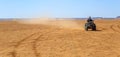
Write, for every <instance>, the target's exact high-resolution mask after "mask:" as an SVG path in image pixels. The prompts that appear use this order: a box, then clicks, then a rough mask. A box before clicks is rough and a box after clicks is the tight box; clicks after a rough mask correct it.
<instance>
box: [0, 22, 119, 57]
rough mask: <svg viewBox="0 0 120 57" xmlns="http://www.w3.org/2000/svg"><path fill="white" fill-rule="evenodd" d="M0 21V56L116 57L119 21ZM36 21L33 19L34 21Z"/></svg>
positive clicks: (117, 52) (117, 56) (117, 54)
mask: <svg viewBox="0 0 120 57" xmlns="http://www.w3.org/2000/svg"><path fill="white" fill-rule="evenodd" d="M29 23H31V24H26V22H25V23H20V22H15V21H4V22H2V21H1V22H0V36H1V37H0V57H120V43H119V42H120V36H119V35H120V20H95V23H96V25H97V31H85V30H84V23H85V20H52V21H50V20H49V21H44V22H43V23H39V22H37V24H33V22H32V21H30V22H29ZM35 23H36V22H35Z"/></svg>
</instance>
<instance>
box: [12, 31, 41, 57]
mask: <svg viewBox="0 0 120 57" xmlns="http://www.w3.org/2000/svg"><path fill="white" fill-rule="evenodd" d="M37 33H39V32H37ZM37 33H33V34H31V35H30V36H27V37H25V38H24V39H22V40H21V41H19V42H17V44H16V45H14V50H13V51H12V52H11V55H12V57H17V48H18V47H19V46H20V45H21V44H22V42H24V41H26V40H27V39H29V38H31V37H32V36H34V35H35V34H37Z"/></svg>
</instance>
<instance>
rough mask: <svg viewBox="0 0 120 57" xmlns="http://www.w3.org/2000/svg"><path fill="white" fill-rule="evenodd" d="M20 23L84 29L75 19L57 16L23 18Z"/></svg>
mask: <svg viewBox="0 0 120 57" xmlns="http://www.w3.org/2000/svg"><path fill="white" fill-rule="evenodd" d="M19 23H22V24H42V25H49V26H54V27H58V28H65V29H80V30H83V29H84V28H83V25H82V24H78V23H77V22H75V21H74V20H66V19H55V18H33V19H27V20H21V21H19Z"/></svg>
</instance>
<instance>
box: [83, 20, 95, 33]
mask: <svg viewBox="0 0 120 57" xmlns="http://www.w3.org/2000/svg"><path fill="white" fill-rule="evenodd" d="M88 29H92V30H93V31H95V30H96V25H95V23H94V22H93V21H90V22H87V23H85V30H86V31H88Z"/></svg>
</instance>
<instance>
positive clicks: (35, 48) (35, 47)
mask: <svg viewBox="0 0 120 57" xmlns="http://www.w3.org/2000/svg"><path fill="white" fill-rule="evenodd" d="M54 31H56V30H54ZM54 31H53V30H52V31H48V32H46V33H44V34H41V35H40V36H39V37H38V38H36V39H35V41H33V46H32V47H33V50H34V54H35V56H36V57H41V56H40V53H39V52H38V51H37V42H39V39H40V38H42V36H45V35H46V34H50V32H54ZM45 40H46V39H44V41H45Z"/></svg>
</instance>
